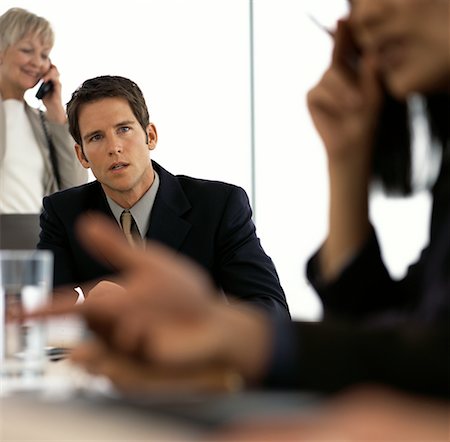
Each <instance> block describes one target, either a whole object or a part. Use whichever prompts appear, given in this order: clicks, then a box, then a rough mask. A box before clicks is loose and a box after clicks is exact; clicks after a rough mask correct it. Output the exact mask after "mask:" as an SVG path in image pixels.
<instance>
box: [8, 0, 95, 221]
mask: <svg viewBox="0 0 450 442" xmlns="http://www.w3.org/2000/svg"><path fill="white" fill-rule="evenodd" d="M54 38H55V37H54V33H53V30H52V28H51V25H50V23H49V22H48V21H47V20H46V19H45V18H43V17H39V16H37V15H35V14H33V13H31V12H28V11H26V10H24V9H20V8H12V9H9V10H8V11H6V12H5V13H4V14H3V15H1V16H0V189H1V192H0V213H39V212H40V211H41V208H42V198H43V196H44V195H48V194H50V193H53V192H55V191H56V190H58V189H64V188H68V187H72V186H76V185H78V184H82V183H85V182H87V179H88V174H87V171H86V170H84V169H83V168H82V167H81V165H80V164H79V163H78V161H77V157H76V155H75V149H74V144H75V143H74V141H73V139H72V137H71V136H70V134H69V130H68V125H67V118H66V112H65V109H64V107H63V105H62V101H61V82H60V78H59V72H58V69H57V68H56V66H55V65H54V64H53V63H52V62H51V61H50V51H51V49H52V47H53V43H54ZM40 80H42V81H43V82H44V83H47V84H51V85H52V89H51V90H50V91H49V92H48V93H47V94H45V95H44V96H43V97H42V101H43V103H44V105H45V108H46V111H45V112H43V111H40V110H38V109H34V108H32V107H31V106H29V105H28V104H27V102H26V101H25V98H24V95H25V92H27V91H28V90H29V89H31V88H33V87H35V86H36V85H37V84H38V82H39V81H40ZM50 144H51V145H50Z"/></svg>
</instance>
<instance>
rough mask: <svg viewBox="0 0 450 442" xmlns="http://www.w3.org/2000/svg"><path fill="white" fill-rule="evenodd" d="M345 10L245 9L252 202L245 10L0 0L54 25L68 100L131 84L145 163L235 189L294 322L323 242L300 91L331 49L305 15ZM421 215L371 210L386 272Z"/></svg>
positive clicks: (301, 6) (313, 304)
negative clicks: (155, 138)
mask: <svg viewBox="0 0 450 442" xmlns="http://www.w3.org/2000/svg"><path fill="white" fill-rule="evenodd" d="M346 4H347V2H346V0H254V50H255V59H254V61H255V64H254V68H255V71H254V72H255V77H254V79H255V83H254V85H255V129H256V132H255V141H256V158H255V159H256V163H255V169H254V170H255V172H256V175H255V183H256V192H255V194H254V195H253V191H252V172H251V171H252V165H251V142H250V140H251V133H250V116H251V113H250V60H249V55H250V51H249V2H248V0H128V1H126V2H124V1H117V0H108V1H106V0H90V1H87V0H77V1H73V2H69V1H60V2H57V1H55V0H28V1H26V0H14V1H10V0H2V2H1V4H0V14H1V13H3V12H4V11H6V10H7V9H9V8H10V7H13V6H17V7H23V8H26V9H29V10H30V11H32V12H34V13H37V14H40V15H43V16H45V17H46V18H47V19H49V20H50V22H51V23H52V24H53V26H54V29H55V32H56V45H55V48H54V50H53V52H52V60H53V62H54V63H55V64H56V65H57V66H58V68H59V70H60V72H61V76H62V82H63V99H64V101H65V102H67V101H68V99H69V98H70V95H71V93H72V91H73V90H74V89H75V88H76V87H77V86H78V85H79V84H80V83H81V82H82V81H84V80H85V79H87V78H90V77H93V76H96V75H103V74H117V75H123V76H127V77H129V78H131V79H133V80H134V81H136V82H137V83H138V84H139V86H140V87H141V89H142V90H143V92H144V95H145V97H146V99H147V104H148V105H149V108H150V115H151V119H152V121H153V122H154V123H155V124H156V126H157V129H158V133H159V143H158V147H157V150H156V151H155V153H154V155H153V158H154V159H155V160H156V161H159V162H161V164H162V165H163V166H164V167H166V168H167V169H168V170H170V171H171V172H173V173H184V174H188V175H193V176H197V177H203V178H211V179H220V180H224V181H228V182H232V183H235V184H238V185H240V186H242V187H244V188H245V189H246V190H247V192H248V194H249V196H250V197H251V198H252V200H253V201H254V203H255V205H254V209H255V214H256V224H257V228H258V234H259V236H260V237H261V240H262V244H263V246H264V247H265V249H266V251H267V252H268V253H269V254H270V255H271V256H272V258H273V260H274V262H275V264H276V266H277V269H278V271H279V274H280V278H281V281H282V284H283V286H284V288H285V291H286V294H287V297H288V302H289V305H290V308H291V312H292V314H293V316H294V317H296V318H305V319H317V318H318V317H319V316H320V303H319V302H318V301H317V298H316V296H315V294H314V293H313V291H312V290H311V289H310V287H309V286H308V284H307V282H306V280H305V277H304V265H305V261H306V259H307V258H308V256H309V255H310V254H311V253H312V252H313V251H314V250H315V249H316V247H317V246H318V245H319V244H320V242H321V240H322V239H323V236H324V234H325V231H326V218H327V216H326V208H327V199H328V193H327V178H326V169H325V158H324V151H323V148H322V146H321V143H320V140H319V139H318V137H317V135H316V133H315V131H314V129H313V127H312V124H311V120H310V118H309V115H308V113H307V110H306V105H305V95H306V92H307V90H308V89H309V88H310V87H311V86H312V85H313V84H314V83H315V82H316V81H317V80H318V79H319V77H320V75H321V74H322V72H323V70H324V69H325V66H326V65H327V63H328V59H329V56H330V50H331V44H332V42H331V39H330V37H329V36H328V35H326V34H325V33H324V32H323V31H321V30H320V29H319V28H318V27H317V26H315V25H314V24H313V23H312V21H311V20H310V19H309V18H308V16H307V15H308V13H310V14H312V15H314V16H315V17H316V18H317V19H318V20H319V21H320V22H322V23H323V24H325V25H327V26H330V27H332V26H333V24H334V22H335V20H336V19H337V18H338V17H339V16H340V15H341V14H343V13H344V12H345V10H346ZM32 96H33V94H30V95H29V100H30V102H31V103H32V104H36V102H35V101H34V100H33V98H32ZM428 205H429V201H428V199H427V197H426V196H425V195H419V196H418V197H416V198H415V199H413V200H407V201H405V202H402V204H401V205H400V207H399V206H398V204H396V202H395V204H394V202H393V201H386V200H385V199H384V198H381V197H377V198H375V199H374V201H373V204H372V213H373V219H374V221H375V222H376V224H377V225H379V226H380V227H381V229H380V232H381V240H382V244H383V250H384V253H385V255H386V259H387V262H388V264H389V266H390V268H391V269H392V270H393V272H394V273H395V274H396V275H401V274H402V272H403V271H404V269H405V266H406V264H407V263H408V262H409V261H411V260H412V259H413V258H414V257H415V256H416V255H417V253H418V250H419V249H420V246H421V244H423V242H424V241H426V238H427V233H426V232H427V226H428V224H427V221H426V220H427V212H428ZM405 220H406V221H407V222H405Z"/></svg>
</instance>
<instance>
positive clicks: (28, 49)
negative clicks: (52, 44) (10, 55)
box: [20, 48, 33, 54]
mask: <svg viewBox="0 0 450 442" xmlns="http://www.w3.org/2000/svg"><path fill="white" fill-rule="evenodd" d="M20 50H21V51H22V52H24V53H25V54H31V53H32V52H33V49H30V48H21V49H20Z"/></svg>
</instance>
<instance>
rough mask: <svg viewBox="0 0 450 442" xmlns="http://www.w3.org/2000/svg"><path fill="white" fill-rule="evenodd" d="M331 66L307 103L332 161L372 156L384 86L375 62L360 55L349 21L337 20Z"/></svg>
mask: <svg viewBox="0 0 450 442" xmlns="http://www.w3.org/2000/svg"><path fill="white" fill-rule="evenodd" d="M334 36H335V46H334V50H333V55H332V61H331V65H330V67H329V68H328V69H327V71H326V72H325V74H324V75H323V77H322V79H321V80H320V82H319V83H318V84H317V85H316V86H315V87H314V88H313V89H311V91H310V92H309V94H308V107H309V111H310V113H311V117H312V119H313V122H314V124H315V126H316V129H317V131H318V133H319V135H320V136H321V138H322V140H323V142H324V144H325V148H326V151H327V154H328V158H329V160H330V161H339V162H340V161H352V160H351V159H352V158H353V157H364V158H366V159H368V158H369V157H370V151H371V147H372V144H373V136H374V130H375V127H376V123H377V119H378V112H379V108H380V103H381V97H382V90H381V86H380V83H379V80H378V78H377V73H376V66H374V63H373V60H372V59H371V58H370V56H369V55H368V54H362V55H359V54H358V52H357V49H356V47H355V45H354V43H353V40H352V37H351V32H350V28H349V24H348V22H346V21H344V20H341V21H339V22H338V26H337V30H336V33H335V35H334Z"/></svg>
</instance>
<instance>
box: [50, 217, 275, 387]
mask: <svg viewBox="0 0 450 442" xmlns="http://www.w3.org/2000/svg"><path fill="white" fill-rule="evenodd" d="M78 228H79V233H80V239H81V241H82V242H83V243H84V245H85V246H86V249H87V250H88V251H90V252H91V253H92V254H93V255H95V256H96V257H97V258H98V259H105V257H107V260H108V262H109V263H110V264H112V265H114V266H115V267H116V268H117V269H118V270H119V271H120V272H121V274H120V277H119V278H118V279H117V280H116V281H115V283H100V284H98V285H97V286H96V287H95V289H94V291H93V292H92V293H91V295H93V296H89V301H88V302H85V303H84V304H81V305H79V306H75V307H74V306H71V307H67V306H61V305H55V306H53V307H52V308H51V309H50V310H48V311H47V312H46V313H47V314H60V313H68V312H76V313H78V314H80V315H81V316H82V317H83V318H84V319H85V321H86V323H87V325H88V327H89V328H90V329H91V330H92V331H93V333H94V336H95V340H94V342H91V343H86V344H82V345H81V346H80V347H79V348H77V349H75V350H74V352H73V355H72V357H73V359H74V360H75V361H76V362H77V363H79V364H81V365H82V366H85V367H86V368H87V369H88V370H90V371H91V372H94V373H97V374H105V375H107V376H109V377H110V378H111V379H112V380H113V381H114V382H115V383H116V384H117V385H119V386H121V387H123V388H127V387H129V389H133V390H135V389H139V387H140V386H144V385H147V386H149V385H151V383H152V382H153V380H155V379H156V380H157V379H158V376H159V375H160V374H162V373H164V377H165V379H167V381H168V382H169V380H170V379H171V378H172V379H173V380H174V382H175V385H176V382H177V379H178V380H179V379H181V378H182V375H181V373H191V374H193V373H194V372H195V371H197V372H198V373H202V372H204V373H206V372H208V373H210V374H211V373H216V374H217V373H219V371H220V370H223V371H222V374H220V375H219V376H222V377H224V378H226V382H228V381H229V380H230V379H231V383H232V384H233V385H235V384H236V379H238V378H239V377H240V376H242V377H243V379H244V380H245V381H246V382H248V383H253V382H256V381H257V380H258V379H259V378H260V377H261V376H262V375H263V374H264V372H265V369H266V365H267V363H268V359H269V353H270V347H271V339H272V337H271V330H270V326H269V321H268V320H267V318H266V317H265V316H264V315H263V313H261V312H259V311H256V310H253V309H251V308H249V307H236V306H230V305H227V304H225V303H224V302H223V299H222V298H221V296H220V295H219V294H217V293H216V289H215V288H214V286H213V285H212V283H211V281H210V280H209V279H208V277H207V276H206V274H205V273H204V272H203V271H202V270H201V269H200V268H199V267H198V266H197V265H195V264H194V263H192V262H191V261H190V260H188V259H186V258H184V257H181V256H180V255H177V254H176V253H174V252H172V251H170V250H169V249H167V248H165V247H163V246H161V245H158V244H155V243H148V245H147V247H146V249H145V250H136V249H131V248H130V246H129V245H128V243H127V242H126V241H125V240H124V238H123V237H122V235H120V233H118V232H117V229H116V228H115V227H114V226H113V225H112V224H111V222H110V221H108V220H106V219H105V218H103V217H101V216H99V215H92V214H91V215H89V216H86V217H84V218H83V219H81V220H80V222H79V225H78ZM116 283H117V284H118V285H117V284H116ZM217 370H219V371H217ZM147 373H148V375H149V376H146V374H147ZM152 373H153V374H155V375H154V376H153V377H152V376H151V374H152ZM180 376H181V378H180ZM193 376H194V378H195V375H194V374H193ZM193 385H194V386H195V383H194V384H193Z"/></svg>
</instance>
